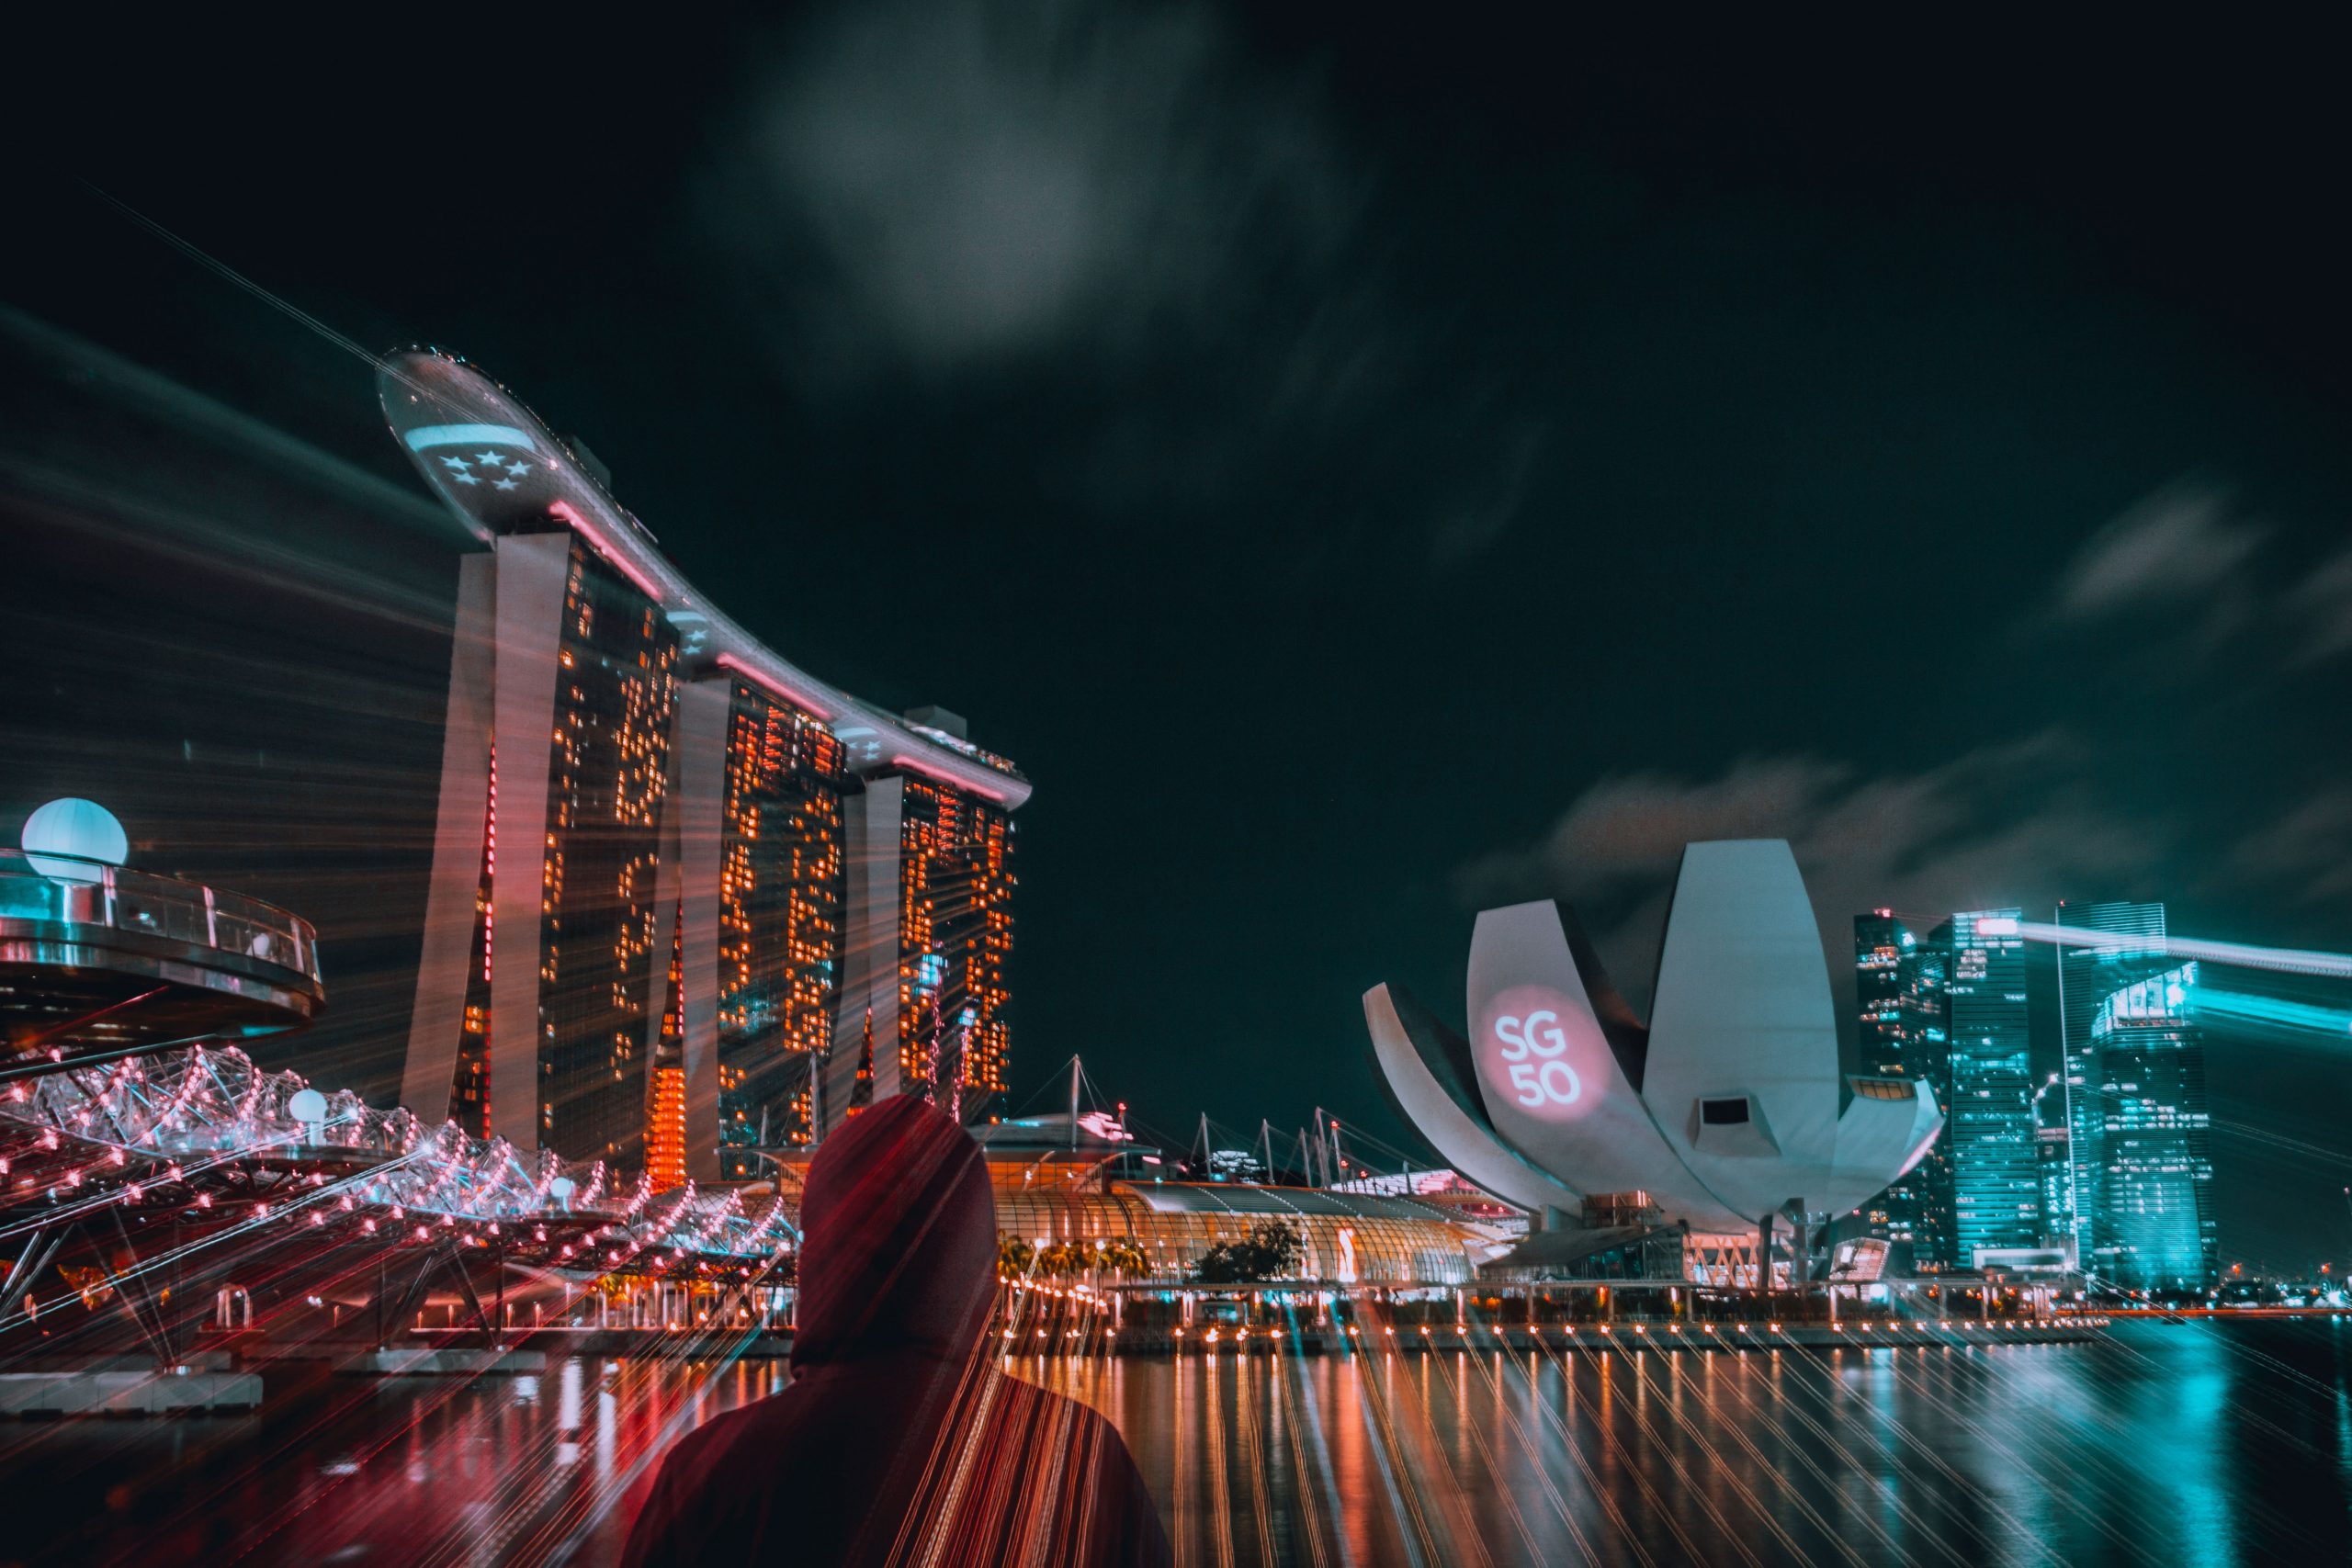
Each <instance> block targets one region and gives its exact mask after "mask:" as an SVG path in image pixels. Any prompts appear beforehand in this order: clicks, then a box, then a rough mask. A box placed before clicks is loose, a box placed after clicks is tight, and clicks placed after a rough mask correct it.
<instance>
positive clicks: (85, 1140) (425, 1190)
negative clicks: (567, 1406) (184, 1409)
mask: <svg viewBox="0 0 2352 1568" xmlns="http://www.w3.org/2000/svg"><path fill="white" fill-rule="evenodd" d="M323 998H324V992H323V988H322V985H321V983H320V980H319V972H318V965H317V954H316V948H315V942H314V941H313V938H312V934H311V930H310V928H309V926H308V925H307V924H306V923H305V922H303V921H301V920H300V919H297V918H296V917H294V916H291V915H288V914H287V913H286V912H285V911H283V910H279V909H277V908H274V907H272V906H268V905H265V904H262V903H260V902H259V901H258V900H251V899H244V898H241V897H238V896H235V895H232V894H227V893H222V892H219V891H217V890H214V889H211V888H207V887H202V886H197V885H194V884H191V883H186V882H181V881H179V880H177V879H175V878H169V877H161V876H156V875H153V874H147V873H141V872H133V871H129V870H126V869H124V868H121V867H119V866H114V865H109V864H103V863H95V862H84V861H80V860H77V859H75V858H74V857H70V856H69V857H57V856H47V855H44V856H38V857H36V856H31V855H26V856H11V857H8V858H7V860H6V862H5V863H0V1023H5V1025H6V1030H7V1036H8V1040H7V1043H8V1044H9V1045H10V1046H11V1047H12V1049H11V1050H10V1051H9V1052H8V1053H6V1055H5V1056H0V1367H5V1366H6V1365H8V1364H11V1362H12V1361H13V1360H15V1359H21V1358H22V1357H24V1356H26V1355H28V1354H34V1355H40V1354H44V1353H46V1354H49V1355H51V1356H52V1357H54V1356H56V1355H58V1354H60V1353H66V1354H75V1355H79V1356H81V1357H82V1358H84V1359H85V1360H86V1359H91V1358H103V1357H105V1356H106V1355H108V1354H110V1353H113V1352H115V1351H117V1350H119V1349H121V1348H126V1347H125V1345H124V1343H123V1331H124V1328H125V1326H126V1325H128V1327H130V1329H133V1330H135V1332H136V1336H137V1339H136V1340H135V1341H132V1342H131V1343H130V1346H129V1347H128V1348H131V1349H133V1350H134V1352H143V1353H148V1354H152V1355H153V1357H154V1358H155V1359H157V1360H158V1361H159V1362H162V1363H164V1364H173V1363H176V1362H179V1361H181V1360H183V1359H185V1358H186V1357H187V1355H188V1353H189V1352H190V1350H191V1348H201V1347H204V1346H206V1345H207V1344H209V1343H215V1342H219V1341H220V1340H221V1339H222V1338H223V1337H224V1334H225V1333H226V1331H229V1330H242V1331H250V1330H253V1329H255V1328H268V1327H270V1326H271V1325H277V1328H278V1331H279V1332H280V1333H281V1334H283V1333H288V1332H291V1333H293V1334H298V1335H300V1334H309V1335H311V1336H312V1337H316V1336H317V1334H318V1332H319V1330H318V1324H317V1320H318V1319H320V1318H321V1317H322V1315H323V1316H324V1317H325V1318H326V1320H327V1321H328V1322H330V1323H332V1324H334V1325H335V1326H336V1327H337V1328H339V1329H341V1330H342V1331H343V1332H345V1334H346V1335H347V1336H356V1341H357V1342H360V1343H374V1344H377V1345H379V1346H388V1345H390V1344H392V1343H394V1342H395V1341H397V1340H400V1339H401V1337H402V1336H404V1335H406V1334H408V1333H409V1332H410V1331H412V1330H413V1329H415V1328H417V1327H418V1326H419V1325H421V1324H422V1322H423V1316H424V1309H425V1308H426V1307H427V1306H428V1305H429V1304H430V1303H434V1302H435V1300H441V1301H446V1302H447V1303H450V1318H449V1323H450V1325H451V1326H452V1327H458V1326H463V1327H464V1328H466V1329H468V1330H469V1331H472V1332H474V1333H475V1335H476V1337H478V1338H481V1339H483V1340H486V1341H488V1342H490V1343H491V1344H492V1346H493V1347H496V1346H500V1345H503V1344H504V1343H505V1342H506V1340H507V1338H508V1337H510V1333H509V1331H511V1330H515V1329H518V1328H528V1327H538V1326H541V1325H543V1323H544V1321H545V1319H546V1317H547V1315H548V1308H549V1307H554V1308H555V1309H556V1311H557V1312H558V1313H561V1312H563V1311H565V1310H567V1309H569V1308H571V1306H573V1305H574V1304H575V1303H580V1302H581V1301H582V1300H583V1299H588V1300H594V1299H596V1298H599V1297H603V1298H616V1297H621V1296H626V1297H627V1298H628V1300H629V1301H630V1302H631V1303H637V1302H638V1301H639V1300H640V1299H641V1298H644V1297H646V1296H647V1294H648V1292H649V1291H650V1292H652V1293H653V1295H654V1296H655V1297H656V1298H657V1299H659V1300H660V1301H662V1303H665V1308H664V1309H662V1310H666V1311H667V1313H668V1314H669V1315H673V1316H674V1315H678V1310H677V1309H678V1308H679V1307H680V1306H681V1305H684V1304H686V1303H701V1308H700V1311H701V1314H702V1315H703V1316H705V1317H709V1316H711V1315H712V1314H713V1309H714V1307H716V1308H718V1309H719V1310H720V1311H721V1312H722V1313H727V1314H734V1315H745V1314H747V1311H748V1309H746V1308H745V1307H744V1306H743V1305H742V1303H746V1302H747V1301H748V1299H749V1292H750V1291H751V1289H752V1288H753V1287H755V1286H757V1287H767V1288H770V1290H771V1291H772V1290H773V1289H774V1288H775V1287H780V1286H783V1285H786V1284H788V1283H789V1282H790V1280H791V1278H792V1262H793V1253H794V1249H795V1246H796V1242H797V1232H796V1229H795V1226H794V1224H793V1219H794V1214H795V1211H794V1208H793V1206H792V1204H791V1202H790V1201H789V1197H788V1195H786V1193H784V1192H783V1191H782V1190H779V1189H775V1188H765V1187H743V1188H734V1189H728V1190H708V1191H705V1190H697V1189H696V1188H695V1186H694V1185H693V1184H692V1183H691V1182H689V1183H686V1184H684V1185H683V1186H680V1187H676V1188H673V1189H670V1190H656V1189H655V1187H654V1185H653V1183H652V1180H651V1179H650V1177H649V1176H647V1175H643V1174H625V1173H623V1172H621V1171H618V1170H616V1169H615V1168H612V1167H610V1166H608V1165H607V1164H606V1163H605V1162H604V1161H602V1160H585V1161H574V1160H567V1159H564V1158H562V1157H560V1156H558V1155H557V1154H556V1153H554V1152H553V1151H549V1150H534V1151H525V1150H521V1149H517V1148H515V1146H514V1145H511V1144H509V1143H507V1142H505V1141H504V1140H503V1139H497V1138H484V1137H480V1136H476V1135H474V1134H469V1133H468V1132H467V1131H465V1130H464V1129H463V1128H461V1127H460V1126H458V1124H457V1123H456V1122H442V1123H440V1124H439V1125H428V1124H427V1123H426V1122H424V1121H423V1120H422V1119H421V1118H419V1117H418V1116H416V1115H415V1114H413V1112H412V1111H409V1110H407V1109H405V1108H400V1107H394V1108H391V1109H384V1108H380V1107H377V1106H372V1105H369V1104H368V1103H367V1102H366V1101H365V1100H362V1099H361V1098H360V1097H359V1096H358V1095H357V1094H356V1093H353V1092H352V1091H351V1090H349V1089H338V1090H335V1091H333V1092H324V1091H322V1090H321V1089H317V1088H314V1087H313V1086H312V1085H311V1083H310V1082H309V1080H308V1079H307V1078H306V1077H304V1076H303V1075H302V1074H300V1073H299V1072H294V1071H290V1070H268V1069H266V1068H264V1067H262V1066H259V1065H257V1064H256V1063H255V1062H254V1059H253V1057H252V1056H251V1055H249V1054H248V1053H247V1051H246V1049H245V1046H244V1044H243V1043H239V1042H242V1041H251V1040H254V1039H256V1038H262V1037H267V1036H270V1035H274V1034H282V1033H286V1032H290V1031H294V1030H299V1029H300V1028H302V1027H303V1026H305V1025H306V1024H307V1023H308V1022H309V1021H311V1017H312V1016H313V1015H314V1014H315V1012H316V1010H318V1008H319V1007H320V1005H322V1001H323ZM510 1280H511V1281H513V1282H515V1285H516V1286H517V1287H518V1291H517V1296H518V1302H517V1305H516V1306H515V1307H510V1305H509V1302H508V1296H509V1284H510ZM76 1297H78V1298H79V1305H80V1306H81V1307H83V1308H86V1309H88V1311H87V1312H84V1313H77V1312H74V1311H71V1310H69V1309H70V1308H72V1307H73V1306H74V1304H75V1298H76ZM525 1301H527V1302H528V1303H530V1304H529V1305H528V1306H527V1307H523V1306H522V1304H521V1303H523V1302H525ZM117 1304H119V1306H120V1307H121V1308H122V1309H124V1310H122V1311H120V1312H116V1311H114V1310H112V1308H113V1306H115V1305H117ZM102 1308H103V1309H106V1310H101V1309H102ZM305 1309H309V1310H308V1313H307V1315H306V1313H305ZM518 1310H525V1311H527V1312H528V1313H529V1316H528V1317H527V1318H525V1317H520V1316H518ZM460 1311H462V1312H463V1314H464V1315H463V1317H462V1319H460V1318H459V1317H458V1313H459V1312H460ZM660 1315H662V1312H661V1311H657V1313H656V1314H655V1316H656V1320H657V1323H658V1319H659V1317H660ZM686 1315H689V1316H692V1315H694V1309H692V1308H691V1307H690V1308H689V1309H688V1311H687V1314H686ZM637 1321H639V1322H642V1321H643V1319H642V1317H641V1316H640V1317H639V1319H638V1320H637Z"/></svg>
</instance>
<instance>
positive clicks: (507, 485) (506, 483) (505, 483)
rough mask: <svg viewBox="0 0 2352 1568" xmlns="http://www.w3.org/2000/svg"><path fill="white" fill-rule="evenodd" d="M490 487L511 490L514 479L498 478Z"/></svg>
mask: <svg viewBox="0 0 2352 1568" xmlns="http://www.w3.org/2000/svg"><path fill="white" fill-rule="evenodd" d="M490 488H491V489H492V490H513V489H514V488H515V481H514V480H513V479H500V480H499V481H498V482H497V483H496V484H493V485H492V486H491V487H490Z"/></svg>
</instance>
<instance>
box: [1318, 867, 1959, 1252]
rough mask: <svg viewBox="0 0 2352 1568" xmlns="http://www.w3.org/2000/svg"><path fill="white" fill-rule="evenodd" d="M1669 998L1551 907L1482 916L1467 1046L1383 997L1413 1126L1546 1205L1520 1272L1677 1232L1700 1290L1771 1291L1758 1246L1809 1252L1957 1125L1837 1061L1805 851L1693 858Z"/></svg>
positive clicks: (1685, 876)
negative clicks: (1636, 995)
mask: <svg viewBox="0 0 2352 1568" xmlns="http://www.w3.org/2000/svg"><path fill="white" fill-rule="evenodd" d="M1654 996H1655V999H1654V1001H1653V1003H1652V1005H1651V1007H1650V1010H1649V1016H1648V1018H1647V1019H1646V1020H1645V1019H1644V1018H1642V1017H1641V1016H1640V1015H1639V1014H1637V1013H1636V1012H1635V1011H1634V1009H1633V1008H1632V1007H1631V1006H1630V1005H1628V1003H1627V1002H1626V1001H1625V999H1624V998H1623V997H1622V996H1621V995H1619V993H1618V991H1617V989H1616V987H1614V986H1612V985H1611V982H1610V979H1609V976H1608V975H1607V974H1606V973H1605V972H1604V971H1603V969H1602V967H1601V965H1600V960H1599V958H1598V956H1597V955H1596V953H1594V951H1593V948H1592V945H1591V943H1590V942H1589V941H1588V940H1586V938H1585V935H1584V932H1583V931H1582V929H1581V927H1580V926H1579V925H1578V923H1577V918H1576V915H1575V913H1574V912H1573V911H1572V910H1571V909H1569V908H1567V907H1566V906H1565V905H1563V904H1559V903H1555V902H1552V901H1549V900H1545V901H1542V902H1537V903H1531V904H1517V905H1513V906H1510V908H1499V909H1488V910H1487V911H1485V912H1484V913H1482V914H1480V915H1479V916H1478V918H1477V923H1476V928H1475V930H1474V931H1473V932H1472V936H1471V943H1470V966H1469V994H1468V998H1467V1006H1466V1009H1465V1012H1464V1022H1465V1024H1466V1026H1467V1030H1468V1032H1467V1033H1466V1034H1464V1033H1458V1032H1455V1030H1454V1029H1453V1027H1452V1026H1451V1025H1450V1024H1449V1023H1448V1021H1445V1020H1443V1019H1442V1018H1441V1017H1440V1016H1439V1015H1438V1014H1437V1013H1436V1012H1435V1011H1433V1010H1431V1009H1430V1008H1429V1007H1427V1006H1424V1005H1423V1004H1422V1003H1420V1002H1419V1000H1417V999H1416V998H1413V997H1411V996H1409V995H1408V994H1407V993H1406V992H1405V991H1404V990H1403V989H1402V988H1401V987H1395V986H1389V985H1381V986H1375V987H1373V988H1372V990H1370V991H1369V992H1367V993H1366V994H1365V996H1364V998H1363V1003H1364V1017H1365V1021H1366V1022H1367V1023H1368V1025H1369V1026H1370V1029H1371V1033H1372V1043H1373V1050H1374V1056H1375V1057H1376V1059H1377V1060H1378V1062H1379V1065H1380V1069H1381V1075H1382V1077H1384V1079H1385V1081H1386V1083H1387V1085H1388V1087H1389V1089H1391V1091H1392V1092H1393V1093H1394V1095H1395V1097H1396V1100H1397V1104H1398V1106H1399V1108H1400V1109H1401V1110H1402V1111H1404V1113H1405V1114H1406V1116H1407V1117H1408V1119H1410V1120H1411V1121H1412V1122H1413V1123H1414V1124H1415V1125H1416V1126H1417V1127H1419V1129H1420V1131H1421V1133H1422V1134H1423V1135H1424V1136H1426V1137H1427V1138H1428V1139H1429V1141H1430V1143H1431V1144H1432V1145H1434V1146H1435V1147H1436V1148H1437V1150H1438V1151H1439V1152H1440V1153H1441V1154H1442V1155H1443V1156H1445V1158H1446V1159H1447V1160H1449V1161H1450V1162H1452V1164H1453V1166H1454V1168H1456V1169H1457V1170H1459V1171H1460V1172H1461V1173H1462V1174H1463V1175H1464V1177H1465V1178H1467V1179H1470V1180H1472V1181H1475V1182H1476V1183H1477V1184H1478V1185H1479V1186H1481V1187H1484V1188H1486V1189H1487V1190H1488V1191H1490V1192H1492V1193H1494V1194H1495V1195H1496V1196H1498V1197H1499V1198H1502V1199H1505V1200H1507V1201H1510V1202H1512V1203H1515V1204H1518V1205H1520V1206H1521V1207H1522V1208H1525V1209H1528V1210H1530V1211H1532V1213H1536V1214H1538V1215H1540V1216H1542V1224H1541V1225H1540V1227H1539V1229H1538V1231H1537V1233H1536V1234H1535V1235H1532V1236H1531V1237H1530V1239H1529V1240H1528V1241H1527V1242H1526V1243H1525V1244H1523V1245H1522V1246H1521V1247H1520V1248H1519V1249H1518V1251H1517V1252H1516V1253H1515V1254H1513V1255H1511V1256H1510V1258H1505V1259H1503V1260H1502V1262H1503V1263H1504V1264H1506V1265H1517V1266H1520V1267H1523V1268H1531V1269H1544V1268H1546V1267H1555V1268H1556V1267H1565V1266H1568V1265H1572V1264H1573V1263H1574V1262H1575V1261H1576V1260H1577V1258H1581V1257H1586V1256H1589V1255H1591V1254H1592V1253H1594V1252H1597V1251H1599V1250H1600V1249H1603V1248H1607V1247H1625V1246H1627V1245H1628V1244H1630V1243H1633V1242H1636V1241H1651V1240H1659V1239H1668V1238H1670V1237H1673V1236H1679V1237H1681V1238H1682V1239H1683V1241H1684V1251H1685V1259H1686V1261H1685V1267H1684V1269H1681V1270H1678V1272H1680V1273H1682V1274H1683V1275H1684V1277H1687V1278H1691V1279H1694V1280H1712V1281H1713V1282H1717V1283H1721V1284H1724V1285H1731V1284H1734V1283H1751V1282H1753V1281H1754V1280H1755V1278H1756V1276H1755V1274H1754V1272H1753V1269H1754V1264H1755V1258H1756V1252H1755V1251H1754V1250H1753V1249H1755V1248H1756V1247H1758V1246H1759V1245H1761V1246H1762V1247H1765V1248H1767V1249H1768V1255H1769V1249H1770V1247H1771V1245H1772V1242H1773V1239H1774V1238H1775V1237H1776V1236H1778V1237H1784V1238H1786V1239H1787V1240H1788V1241H1790V1242H1792V1243H1793V1244H1794V1247H1793V1253H1792V1256H1793V1257H1794V1258H1796V1259H1799V1260H1803V1259H1805V1258H1808V1257H1809V1255H1810V1251H1811V1248H1810V1247H1809V1246H1808V1243H1809V1241H1810V1240H1811V1239H1813V1238H1815V1237H1817V1236H1818V1235H1821V1234H1822V1232H1823V1231H1824V1229H1825V1228H1826V1224H1827V1222H1829V1221H1830V1220H1832V1219H1834V1218H1835V1217H1837V1216H1838V1215H1841V1214H1844V1213H1849V1212H1850V1211H1851V1210H1853V1209H1855V1208H1856V1207H1858V1206H1859V1205H1860V1204H1861V1203H1862V1202H1863V1201H1866V1200H1867V1199H1869V1198H1870V1197H1871V1195H1872V1194H1873V1193H1876V1192H1878V1191H1879V1190H1881V1189H1883V1188H1884V1187H1885V1186H1886V1185H1887V1184H1888V1183H1889V1182H1891V1181H1893V1180H1894V1179H1896V1178H1897V1177H1899V1176H1900V1175H1902V1174H1903V1173H1904V1172H1905V1171H1906V1170H1908V1169H1910V1168H1911V1167H1912V1166H1913V1165H1915V1164H1917V1162H1918V1160H1919V1159H1920V1157H1921V1156H1924V1155H1925V1154H1926V1153H1927V1151H1928V1146H1929V1145H1931V1144H1933V1143H1934V1141H1935V1139H1936V1136H1937V1134H1938V1133H1939V1132H1940V1131H1941V1129H1942V1126H1943V1118H1942V1115H1941V1114H1940V1113H1939V1111H1938V1110H1937V1109H1936V1102H1935V1098H1934V1095H1933V1093H1932V1092H1931V1091H1930V1089H1929V1088H1928V1085H1927V1083H1925V1082H1924V1081H1922V1080H1917V1079H1911V1078H1886V1077H1866V1076H1862V1075H1858V1074H1851V1073H1847V1072H1844V1071H1841V1069H1840V1065H1839V1059H1838V1029H1837V1022H1836V1015H1835V1012H1834V1010H1833V1008H1832V1005H1831V1001H1830V991H1829V971H1828V965H1827V963H1826V959H1825V957H1824V954H1823V952H1822V945H1821V938H1820V935H1819V928H1818V927H1817V926H1816V925H1815V920H1814V915H1813V908H1812V906H1811V904H1810V903H1809V901H1808V900H1807V898H1806V896H1805V889H1804V878H1803V877H1802V876H1801V875H1800V874H1798V871H1797V865H1796V859H1795V857H1794V856H1793V855H1792V853H1791V852H1790V850H1789V846H1788V845H1787V844H1786V843H1785V842H1782V841H1781V840H1735V841H1725V842H1715V843H1697V844H1691V845H1690V846H1689V847H1688V848H1686V849H1685V850H1684V852H1683V856H1682V864H1681V869H1680V872H1679V874H1678V876H1677V878H1676V881H1675V886H1674V895H1673V901H1672V903H1671V905H1670V907H1669V908H1668V915H1667V922H1666V935H1665V944H1664V947H1663V948H1662V950H1661V952H1660V955H1659V959H1658V967H1657V987H1656V988H1655V993H1654ZM1795 1277H1796V1278H1799V1279H1803V1278H1808V1277H1811V1276H1810V1274H1809V1273H1808V1272H1806V1271H1805V1270H1804V1269H1803V1268H1802V1266H1800V1268H1799V1269H1797V1270H1796V1271H1795Z"/></svg>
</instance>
